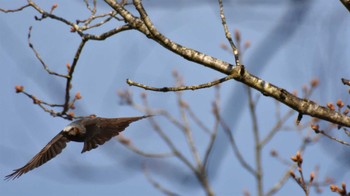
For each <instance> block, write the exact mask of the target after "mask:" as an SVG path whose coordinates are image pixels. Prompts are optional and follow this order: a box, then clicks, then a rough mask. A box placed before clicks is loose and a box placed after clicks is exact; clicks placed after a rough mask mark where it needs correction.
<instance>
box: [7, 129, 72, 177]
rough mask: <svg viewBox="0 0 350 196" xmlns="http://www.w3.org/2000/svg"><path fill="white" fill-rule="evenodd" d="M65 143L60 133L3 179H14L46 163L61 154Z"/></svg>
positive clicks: (66, 140) (65, 139)
mask: <svg viewBox="0 0 350 196" xmlns="http://www.w3.org/2000/svg"><path fill="white" fill-rule="evenodd" d="M67 142H69V140H68V139H67V138H66V137H65V136H64V134H63V132H62V131H61V132H60V133H59V134H57V135H56V136H55V137H54V138H53V139H52V140H51V141H50V142H49V143H48V144H46V146H45V147H44V148H43V149H42V150H41V151H40V152H39V153H38V154H37V155H35V156H34V157H33V158H32V159H31V160H30V161H29V162H28V163H27V164H26V165H25V166H23V167H21V168H18V169H15V170H13V171H14V172H13V173H12V174H9V175H7V176H5V179H6V180H9V179H16V178H18V177H20V176H21V175H22V174H25V173H27V172H29V171H30V170H32V169H35V168H37V167H39V166H41V165H42V164H44V163H46V162H47V161H49V160H50V159H52V158H54V157H55V156H56V155H58V154H59V153H61V152H62V149H64V148H65V147H66V143H67Z"/></svg>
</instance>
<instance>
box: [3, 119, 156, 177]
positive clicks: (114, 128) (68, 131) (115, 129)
mask: <svg viewBox="0 0 350 196" xmlns="http://www.w3.org/2000/svg"><path fill="white" fill-rule="evenodd" d="M147 117H150V116H138V117H126V118H83V119H80V120H77V121H74V122H72V123H70V124H69V125H67V126H66V127H65V128H64V129H63V130H62V131H61V132H59V133H58V134H57V135H56V136H55V137H54V138H53V139H52V140H51V141H50V142H49V143H48V144H47V145H46V146H45V147H44V148H43V149H42V150H41V151H40V152H39V153H38V154H37V155H35V156H34V157H33V158H32V159H31V160H30V161H29V162H28V163H27V164H26V165H25V166H23V167H21V168H18V169H15V170H13V171H14V172H13V173H12V174H9V175H7V176H6V177H5V179H6V180H8V179H16V178H18V177H20V176H21V175H23V174H25V173H27V172H29V171H30V170H32V169H35V168H37V167H39V166H41V165H43V164H44V163H46V162H47V161H49V160H51V159H52V158H54V157H55V156H56V155H58V154H60V153H61V152H62V150H63V149H64V148H65V147H66V143H68V142H70V141H75V142H84V147H83V150H82V151H81V153H83V152H86V151H89V150H91V149H94V148H97V147H98V145H102V144H104V143H105V142H106V141H108V140H110V139H111V138H112V137H113V136H116V135H118V134H119V132H122V131H123V130H124V129H125V128H126V127H128V126H129V124H130V123H132V122H135V121H137V120H140V119H142V118H147Z"/></svg>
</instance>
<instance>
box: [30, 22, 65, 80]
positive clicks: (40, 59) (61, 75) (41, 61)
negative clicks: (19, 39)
mask: <svg viewBox="0 0 350 196" xmlns="http://www.w3.org/2000/svg"><path fill="white" fill-rule="evenodd" d="M31 33H32V26H30V27H29V31H28V43H29V47H30V48H31V49H32V51H33V52H34V54H35V56H36V58H37V59H38V60H39V61H40V63H41V64H42V66H43V67H44V69H45V70H46V71H47V73H49V74H51V75H55V76H59V77H62V78H68V76H67V75H63V74H59V73H56V72H53V71H51V70H50V69H49V66H47V64H46V63H45V62H44V61H43V60H42V58H41V57H40V54H39V52H38V51H37V50H36V49H35V47H34V45H33V43H32V42H31V39H30V38H31Z"/></svg>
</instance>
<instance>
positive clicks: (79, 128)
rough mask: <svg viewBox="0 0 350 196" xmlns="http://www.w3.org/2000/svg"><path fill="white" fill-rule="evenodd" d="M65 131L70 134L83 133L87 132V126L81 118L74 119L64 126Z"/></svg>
mask: <svg viewBox="0 0 350 196" xmlns="http://www.w3.org/2000/svg"><path fill="white" fill-rule="evenodd" d="M63 132H65V133H67V134H68V135H81V134H84V133H85V132H86V130H85V127H84V126H83V125H82V123H81V120H77V121H74V122H72V123H70V124H69V125H67V126H66V127H64V128H63Z"/></svg>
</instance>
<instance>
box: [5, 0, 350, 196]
mask: <svg viewBox="0 0 350 196" xmlns="http://www.w3.org/2000/svg"><path fill="white" fill-rule="evenodd" d="M38 2H39V3H38V4H39V5H40V6H41V7H43V8H45V9H47V10H49V9H50V7H51V5H52V4H53V3H56V1H38ZM174 2H176V3H174ZM23 4H25V2H24V1H23V2H21V1H16V2H8V1H4V0H0V7H1V8H5V9H6V8H7V9H10V8H16V7H17V6H19V5H23ZM58 4H59V7H58V8H57V9H56V10H55V13H56V14H57V15H60V16H65V17H67V18H68V19H70V20H75V19H76V16H77V15H79V16H81V17H80V18H82V17H83V16H87V12H86V11H85V9H84V4H83V3H81V2H80V1H67V2H59V3H58ZM224 5H225V12H226V13H227V16H226V17H227V21H228V25H229V26H230V29H239V30H240V31H241V34H242V37H243V39H244V40H249V41H250V42H251V48H250V49H249V50H248V51H247V52H246V53H245V55H244V64H245V65H246V67H247V70H248V71H249V72H251V73H253V74H255V75H257V76H259V77H261V78H263V79H265V80H267V81H268V82H271V83H273V84H277V85H278V86H280V87H282V88H285V89H287V90H289V91H292V90H294V89H297V90H298V91H299V92H301V87H302V86H303V85H304V84H307V83H308V82H309V81H310V80H311V79H313V78H315V77H317V78H319V79H320V81H321V82H320V87H319V88H318V89H317V90H316V91H315V93H314V94H313V95H312V99H313V100H314V101H316V102H318V103H320V104H323V105H324V104H326V103H327V102H329V101H333V102H335V100H337V99H338V98H340V97H341V98H342V99H344V101H348V95H347V88H346V87H344V86H342V85H341V83H340V78H341V77H347V75H348V74H347V73H348V71H349V69H348V66H347V65H348V63H349V62H350V56H349V55H348V54H349V52H350V51H349V49H350V48H349V44H347V43H349V41H350V40H349V38H348V37H349V36H348V34H349V26H350V24H349V23H350V22H349V21H350V14H349V13H348V12H347V10H346V9H345V8H344V7H343V6H342V5H341V4H340V3H339V2H337V1H332V2H330V1H326V0H318V1H315V0H307V1H305V0H304V1H302V0H299V1H297V0H284V1H275V0H267V1H264V2H260V1H258V0H250V1H243V0H232V1H224ZM145 7H146V9H147V10H148V13H149V16H150V17H151V19H152V20H153V21H154V23H155V25H156V27H157V28H159V30H160V31H161V32H162V33H163V34H164V35H166V36H168V37H169V38H171V39H173V40H174V41H176V42H178V43H180V44H182V45H185V46H187V47H191V48H194V49H196V50H198V51H201V52H204V53H206V54H209V55H212V56H214V57H217V58H220V59H223V60H225V61H228V62H233V57H232V55H230V54H229V53H227V52H226V51H224V50H222V49H221V48H220V45H221V44H222V43H226V40H225V37H224V33H223V28H222V26H221V21H220V18H219V13H218V5H217V3H216V2H211V1H204V0H203V1H196V2H193V3H188V2H187V1H185V0H178V1H170V0H169V1H159V0H156V1H151V0H149V1H145ZM99 10H100V11H101V12H102V11H108V10H109V9H108V7H107V6H106V5H104V4H103V3H102V2H101V3H99ZM34 15H37V13H36V12H34V11H33V9H32V8H29V9H25V10H24V11H23V12H19V13H11V14H4V13H0V24H1V27H2V28H1V31H0V37H1V39H0V56H1V58H0V66H1V68H2V73H3V74H2V77H1V78H0V82H1V85H0V90H1V94H2V96H1V98H0V99H1V102H0V107H1V108H3V111H5V112H2V113H1V114H0V115H1V118H0V119H2V120H1V124H2V125H3V127H2V129H1V132H0V133H1V137H0V141H1V148H0V160H1V161H0V165H1V168H0V176H5V175H7V174H9V173H10V172H11V171H12V169H15V168H18V167H21V166H23V165H24V164H25V163H26V162H27V161H28V160H30V159H31V158H32V156H34V155H35V153H37V152H38V151H39V150H40V149H41V148H42V147H43V146H44V145H45V144H46V143H47V142H48V141H49V140H50V139H51V138H52V137H53V136H54V135H55V134H57V133H58V132H59V131H60V130H61V129H62V128H63V127H64V126H65V125H66V124H68V121H66V120H63V119H60V118H53V117H51V116H49V115H48V114H47V113H44V112H43V111H42V110H41V109H40V108H38V107H37V106H35V105H33V104H32V101H31V100H29V99H28V98H27V97H25V96H24V95H20V94H15V92H14V86H15V85H23V86H24V87H25V89H26V90H27V91H28V92H30V93H33V94H35V95H36V96H37V97H38V98H41V99H44V100H47V101H48V102H58V103H61V102H62V100H63V92H64V85H65V83H64V82H65V81H63V80H62V79H60V78H57V77H53V76H50V75H48V74H47V73H46V72H45V71H44V70H43V69H42V66H41V64H40V63H39V62H38V61H37V59H36V58H35V56H34V54H33V52H32V51H31V50H30V48H29V47H28V43H27V33H28V28H29V26H33V31H32V41H33V44H34V46H35V47H36V48H37V49H38V50H39V52H40V54H41V56H42V58H43V59H45V60H46V62H47V63H48V64H49V66H50V68H52V69H53V70H56V71H57V72H63V73H64V72H65V69H66V68H65V65H66V63H68V62H71V61H72V58H73V54H74V51H75V50H76V48H77V46H78V44H79V37H78V36H77V35H75V34H72V33H70V32H69V27H67V26H65V25H63V24H61V23H59V22H56V21H52V20H44V21H42V22H38V21H35V20H34ZM173 70H178V72H179V73H180V74H182V75H183V77H184V78H185V82H186V84H191V85H192V84H199V83H204V82H208V81H211V80H213V79H216V78H219V77H222V76H223V75H222V74H220V73H217V72H216V71H214V70H210V69H208V68H205V67H203V66H200V65H198V64H195V63H191V62H187V61H186V60H185V59H183V58H181V57H178V56H176V55H174V54H172V53H171V52H169V51H167V50H165V49H164V48H162V47H161V46H159V45H157V44H156V43H153V42H152V41H150V40H147V39H146V37H145V36H143V35H141V34H140V33H138V32H126V33H122V34H120V35H118V36H115V37H112V38H110V39H108V40H106V41H103V42H89V43H88V45H87V47H86V48H85V50H84V53H83V55H82V56H81V59H80V61H79V64H78V66H77V70H76V72H75V75H74V80H73V88H72V92H73V94H74V92H77V91H79V92H80V93H81V94H82V96H83V99H82V100H80V101H79V102H78V103H77V105H76V106H77V109H76V113H77V114H79V115H88V114H91V113H95V114H96V115H98V116H103V117H116V116H132V115H141V113H140V112H138V111H136V110H134V109H132V108H130V107H127V106H121V105H119V104H118V103H119V98H118V97H117V93H116V92H117V90H118V89H126V88H129V89H131V90H132V91H133V92H134V95H135V97H137V96H138V95H139V94H140V93H141V92H144V91H143V90H141V89H138V88H135V87H131V88H130V87H128V85H127V84H126V83H125V80H126V78H130V79H133V80H135V81H139V82H143V83H145V84H148V85H152V86H172V85H173V84H174V79H173V78H172V76H171V72H172V71H173ZM221 92H222V102H221V108H222V116H223V117H224V119H225V120H226V121H227V122H228V124H229V125H230V127H231V129H232V130H233V131H234V133H235V137H236V140H237V143H238V145H239V148H240V149H241V150H242V153H243V154H244V155H245V156H246V158H247V160H248V162H250V163H253V162H254V154H253V147H252V145H253V141H252V135H251V127H252V126H251V120H250V118H249V113H248V112H247V101H246V99H247V96H246V91H245V90H244V88H243V85H241V84H239V83H237V82H234V81H232V82H227V83H225V84H223V85H222V88H221ZM254 92H255V91H254ZM255 93H256V92H255ZM147 94H148V97H149V100H150V104H151V105H153V106H154V107H157V108H165V109H167V110H169V111H171V112H172V113H173V114H174V115H175V116H177V117H179V113H178V110H177V108H176V106H175V105H176V104H175V103H176V97H175V96H174V94H173V93H157V92H147ZM183 94H184V97H185V98H186V100H187V101H188V103H189V104H191V106H192V107H193V110H194V111H196V112H197V113H198V114H201V118H202V119H203V121H205V122H208V124H210V123H212V122H213V119H212V115H211V101H212V99H213V97H214V90H213V89H206V90H199V91H195V92H192V91H191V92H184V93H183ZM256 94H259V93H256ZM136 100H137V101H140V99H139V98H136ZM271 108H273V109H271ZM281 110H282V112H286V111H288V108H287V107H285V106H282V107H281ZM257 114H258V116H259V127H260V129H261V130H262V133H261V134H262V135H264V134H266V132H267V131H268V130H269V129H270V128H271V127H272V126H273V125H274V122H275V121H274V118H275V112H274V101H273V100H271V99H270V98H267V97H264V96H260V101H259V105H258V110H257ZM295 118H296V115H294V116H293V117H292V119H295ZM156 119H157V120H158V121H159V122H160V124H161V125H162V126H163V127H164V129H165V130H167V131H168V133H169V134H170V135H171V136H172V138H173V139H174V141H176V144H177V145H178V147H179V148H180V149H182V150H183V151H184V152H185V154H186V155H189V152H188V149H187V148H186V143H185V141H184V139H183V137H181V136H180V135H179V134H176V129H175V128H174V127H173V126H170V125H169V122H167V121H166V120H164V118H162V117H156ZM307 119H308V118H305V120H307ZM209 126H212V125H209ZM286 126H288V127H294V123H293V121H289V122H288V124H286ZM304 134H305V132H304ZM125 135H126V136H127V137H129V138H131V139H132V141H133V142H134V143H135V145H137V146H139V147H140V148H142V149H143V150H145V151H150V152H159V150H160V149H161V152H164V151H167V150H168V149H167V147H166V146H165V144H164V143H163V142H162V141H161V140H160V139H159V137H158V136H157V135H156V134H155V133H154V131H152V130H151V126H150V124H149V122H147V120H144V121H140V122H137V123H135V124H132V125H131V126H130V127H129V128H128V129H127V131H125ZM300 135H302V133H299V134H296V133H293V132H282V133H280V134H278V136H277V137H276V138H275V139H274V140H273V141H272V142H271V143H270V144H269V145H267V146H266V147H265V149H264V151H263V156H264V159H263V165H264V168H265V172H264V173H265V176H266V177H265V180H266V183H265V184H264V186H265V190H268V189H269V188H270V187H271V186H272V185H273V184H274V183H275V182H276V181H277V180H278V179H279V178H280V176H281V174H282V173H283V172H284V171H285V169H286V167H285V166H284V165H282V164H281V163H279V162H278V161H276V160H275V159H273V158H271V157H269V152H270V150H271V149H278V151H279V152H280V153H281V154H282V155H283V156H284V157H285V158H289V157H290V156H292V155H293V154H294V153H295V151H296V149H297V146H298V145H299V144H300V142H301V140H300V138H301V137H300ZM194 136H195V140H196V143H197V144H198V146H199V148H200V149H203V148H204V147H205V145H206V142H207V137H205V135H203V134H201V132H199V131H196V130H194ZM345 139H346V138H345ZM81 148H82V144H80V143H69V144H68V147H67V148H66V149H65V150H64V151H63V152H62V154H60V155H59V156H57V157H56V158H55V159H53V160H52V161H50V162H48V163H46V164H45V165H43V166H41V167H40V168H38V169H35V170H33V171H31V172H29V173H27V174H25V175H23V176H22V177H21V178H19V179H17V180H14V181H10V182H6V181H0V187H1V188H0V195H28V193H30V194H32V195H45V194H50V195H62V194H69V195H73V194H79V195H82V194H85V195H95V194H102V195H140V194H149V195H162V194H161V193H160V192H159V191H158V190H156V189H155V188H154V187H152V185H150V183H148V182H147V180H146V178H145V176H144V174H143V173H142V169H141V166H142V165H143V164H146V165H148V166H149V169H150V172H151V175H152V176H153V177H154V178H155V179H156V180H158V181H159V182H161V183H162V185H164V186H165V187H167V188H169V189H170V190H172V191H174V192H176V193H179V194H181V195H188V194H191V195H203V191H202V189H201V188H200V186H198V184H197V183H196V182H195V180H193V176H191V175H190V172H189V170H188V169H187V168H185V167H184V166H183V164H182V163H180V162H179V161H176V160H173V159H171V160H153V159H146V158H140V157H139V156H136V155H135V154H133V153H131V152H130V151H129V150H127V149H126V148H125V147H123V146H122V145H120V144H119V143H118V142H115V141H110V142H108V143H107V144H105V145H103V146H101V147H99V148H97V149H95V150H92V151H91V152H88V153H85V154H80V151H81ZM334 152H342V153H343V154H341V155H342V156H343V157H346V156H344V155H345V153H347V150H346V149H343V147H342V146H340V145H337V144H334V143H329V142H327V141H325V140H321V142H320V143H319V144H316V145H312V146H310V147H309V148H308V149H307V151H306V158H305V161H304V166H305V169H306V173H307V174H308V173H309V172H310V171H312V170H313V168H314V166H315V164H320V165H321V173H320V176H321V179H322V177H324V176H326V175H333V176H334V175H335V174H336V175H337V176H339V178H340V180H345V181H347V180H348V179H349V178H348V174H347V173H345V172H342V173H343V174H342V175H339V173H337V172H339V170H337V168H340V171H344V170H345V169H344V170H343V169H342V168H346V166H347V165H346V164H347V163H346V161H347V160H344V159H345V158H343V159H342V160H344V163H345V164H339V161H337V160H335V158H339V156H340V155H339V156H338V153H334ZM321 160H322V161H321ZM338 160H339V159H338ZM321 163H322V164H321ZM173 171H176V174H177V175H174V172H173ZM209 174H210V176H211V177H210V180H211V186H212V188H213V190H214V192H215V193H217V195H228V194H230V195H238V194H242V192H243V190H245V189H247V190H250V191H251V193H252V194H253V195H254V194H255V193H256V192H255V184H254V178H253V177H252V176H251V175H250V174H249V173H248V172H247V171H245V170H243V169H242V167H241V166H240V165H239V163H238V162H237V160H236V158H235V157H234V156H233V153H232V151H231V149H230V147H229V145H228V142H227V139H226V138H225V134H223V133H222V132H219V136H218V139H217V141H216V146H215V148H214V152H213V156H212V157H211V161H210V166H209ZM169 175H174V176H169ZM324 190H325V191H326V192H325V194H327V193H329V190H328V188H325V189H324ZM279 194H281V195H295V194H302V192H301V189H300V188H299V187H298V185H297V184H296V183H294V182H292V181H291V180H290V181H289V182H288V184H287V185H286V187H285V188H283V189H282V190H281V191H280V192H279Z"/></svg>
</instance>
